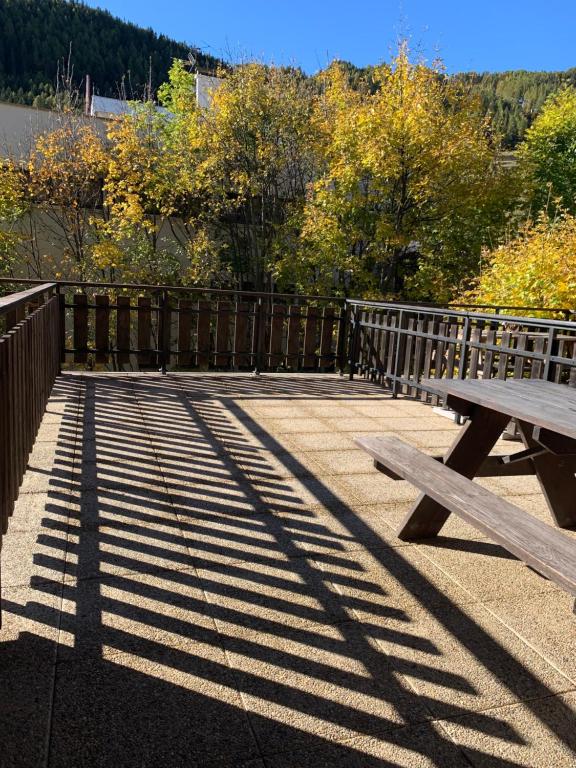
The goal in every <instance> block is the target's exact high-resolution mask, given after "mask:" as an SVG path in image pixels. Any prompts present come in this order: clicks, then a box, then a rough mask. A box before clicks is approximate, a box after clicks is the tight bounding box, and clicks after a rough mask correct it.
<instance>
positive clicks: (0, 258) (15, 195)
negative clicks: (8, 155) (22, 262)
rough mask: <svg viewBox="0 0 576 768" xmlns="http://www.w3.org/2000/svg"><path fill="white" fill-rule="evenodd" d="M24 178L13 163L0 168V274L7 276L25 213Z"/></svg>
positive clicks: (13, 261) (14, 257) (12, 265)
mask: <svg viewBox="0 0 576 768" xmlns="http://www.w3.org/2000/svg"><path fill="white" fill-rule="evenodd" d="M26 208H27V205H26V195H25V183H24V177H23V174H22V172H21V171H20V169H19V168H18V167H17V166H16V164H15V163H11V162H7V163H6V164H5V165H4V167H3V168H0V274H1V275H5V276H9V275H11V273H12V270H13V267H14V263H15V261H16V260H17V248H18V244H19V243H20V240H21V234H20V232H19V231H18V228H17V225H18V222H19V221H20V220H21V218H22V217H23V215H24V213H25V212H26Z"/></svg>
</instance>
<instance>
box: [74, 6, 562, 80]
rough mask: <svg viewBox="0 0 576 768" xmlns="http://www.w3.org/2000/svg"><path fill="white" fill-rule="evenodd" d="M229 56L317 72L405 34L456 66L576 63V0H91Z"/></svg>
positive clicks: (384, 51)
mask: <svg viewBox="0 0 576 768" xmlns="http://www.w3.org/2000/svg"><path fill="white" fill-rule="evenodd" d="M88 4H89V5H92V6H95V7H100V8H106V9H108V10H109V11H111V12H112V13H113V14H114V15H117V16H120V17H121V18H123V19H126V20H127V21H132V22H134V23H136V24H139V25H141V26H145V27H152V29H154V30H155V31H156V32H161V33H164V34H166V35H168V36H170V37H174V38H176V39H178V40H181V41H184V42H187V43H189V44H191V45H195V46H198V47H199V48H201V49H203V50H204V51H206V52H208V53H212V54H213V55H214V56H218V57H223V58H225V59H227V60H233V61H234V60H238V59H241V58H247V57H249V58H252V57H256V58H259V59H262V60H265V61H269V62H274V63H277V64H286V63H290V64H296V65H299V66H301V67H302V68H303V69H304V70H306V71H307V72H309V73H310V72H314V71H316V70H317V69H319V68H321V67H323V66H325V65H326V64H327V63H328V62H329V61H330V60H331V59H334V58H341V59H346V60H348V61H351V62H353V63H354V64H356V65H358V66H363V65H365V64H375V63H378V62H380V61H383V60H386V59H388V58H389V57H390V52H391V51H392V50H393V49H394V47H395V43H396V41H397V40H398V38H399V37H409V38H410V40H411V44H412V48H413V49H416V50H418V51H421V52H422V53H423V54H424V55H425V57H426V58H428V59H433V58H435V57H436V56H437V55H440V56H441V58H442V59H443V60H444V62H445V64H446V66H447V68H448V71H450V72H457V71H467V70H476V71H502V70H506V69H529V70H561V69H567V68H568V67H575V66H576V44H575V43H576V0H547V2H542V0H540V1H539V2H535V0H475V1H474V0H460V2H457V1H456V0H436V2H433V0H430V1H429V2H426V0H380V2H378V0H355V1H354V0H347V2H344V1H343V0H331V1H329V0H307V2H306V1H305V0H286V1H285V2H284V1H281V2H278V1H277V0H267V1H266V0H237V1H236V2H233V1H232V0H229V1H228V0H203V1H202V2H198V1H195V0H188V2H186V0H160V2H159V1H158V0H100V1H99V2H98V0H89V2H88Z"/></svg>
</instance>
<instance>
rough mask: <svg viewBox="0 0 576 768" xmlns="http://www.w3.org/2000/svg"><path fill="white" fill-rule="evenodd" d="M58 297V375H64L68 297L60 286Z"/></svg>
mask: <svg viewBox="0 0 576 768" xmlns="http://www.w3.org/2000/svg"><path fill="white" fill-rule="evenodd" d="M56 295H57V296H58V342H57V343H58V347H59V350H60V354H59V362H58V373H62V363H65V362H66V295H65V294H64V293H62V291H61V290H60V284H57V285H56Z"/></svg>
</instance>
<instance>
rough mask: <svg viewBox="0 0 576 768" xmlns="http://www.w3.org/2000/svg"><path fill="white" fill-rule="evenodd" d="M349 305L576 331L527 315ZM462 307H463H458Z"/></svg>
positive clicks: (565, 324)
mask: <svg viewBox="0 0 576 768" xmlns="http://www.w3.org/2000/svg"><path fill="white" fill-rule="evenodd" d="M347 304H348V305H350V306H354V307H375V308H378V309H396V310H402V311H404V312H410V313H426V314H429V315H438V316H440V317H445V316H446V315H450V316H451V317H461V318H466V317H467V318H469V319H473V320H484V321H486V322H498V323H511V324H512V323H513V324H516V325H531V326H543V325H546V326H547V327H554V328H565V329H569V330H571V331H574V330H576V322H575V321H572V320H553V319H550V318H537V317H527V316H525V315H504V314H502V313H501V312H498V313H494V314H489V313H486V312H467V311H465V310H462V309H452V308H451V307H450V306H448V307H431V306H422V305H418V304H402V303H400V302H384V301H367V300H362V299H348V300H347ZM458 306H461V305H458ZM519 309H525V310H526V311H530V312H545V311H550V312H565V311H570V312H571V311H572V310H562V309H558V308H551V309H549V310H546V309H542V308H535V307H521V308H519Z"/></svg>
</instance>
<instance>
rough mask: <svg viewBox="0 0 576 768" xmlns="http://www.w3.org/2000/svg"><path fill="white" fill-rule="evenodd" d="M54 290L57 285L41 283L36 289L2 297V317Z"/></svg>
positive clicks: (0, 300)
mask: <svg viewBox="0 0 576 768" xmlns="http://www.w3.org/2000/svg"><path fill="white" fill-rule="evenodd" d="M54 288H56V283H41V284H40V285H36V286H35V287H34V288H28V290H26V291H18V293H11V294H9V295H8V296H1V297H0V315H5V314H6V313H7V312H11V311H12V310H14V309H17V308H18V307H19V306H21V305H22V304H25V303H26V302H28V301H31V300H32V299H34V298H36V296H40V295H42V294H43V293H46V291H49V290H53V289H54Z"/></svg>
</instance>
